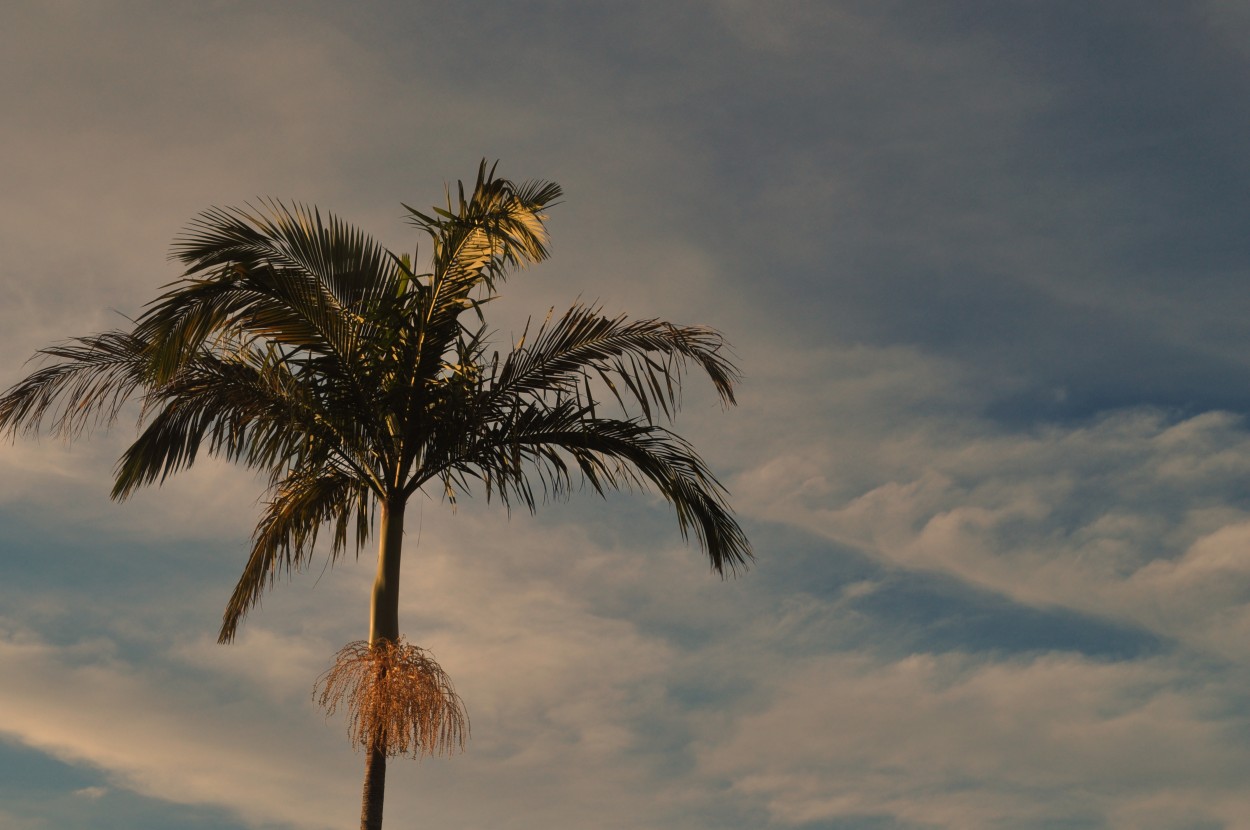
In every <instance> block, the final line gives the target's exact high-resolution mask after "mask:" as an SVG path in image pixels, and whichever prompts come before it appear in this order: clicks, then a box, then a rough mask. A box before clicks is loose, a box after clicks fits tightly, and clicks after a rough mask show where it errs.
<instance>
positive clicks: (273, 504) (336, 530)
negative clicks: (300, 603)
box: [217, 468, 372, 643]
mask: <svg viewBox="0 0 1250 830" xmlns="http://www.w3.org/2000/svg"><path fill="white" fill-rule="evenodd" d="M371 504H372V501H371V491H370V490H369V488H368V487H367V486H366V485H364V484H362V482H361V481H360V480H359V479H358V478H356V477H355V476H352V475H350V474H348V473H346V472H344V471H342V470H338V469H334V468H328V469H320V470H308V469H298V470H293V471H292V472H291V474H290V475H289V476H288V477H287V478H286V480H284V481H282V482H281V483H279V484H278V486H277V487H276V488H275V492H274V497H273V499H272V500H271V501H269V503H268V504H267V505H266V507H265V512H264V514H263V515H262V516H261V519H260V522H259V523H258V524H257V525H256V531H255V533H254V534H253V537H252V552H251V554H250V555H249V556H248V560H247V565H246V566H245V567H244V569H243V574H242V576H240V577H239V581H238V584H237V585H235V588H234V592H233V594H231V597H230V601H229V603H227V605H226V611H225V613H224V614H223V615H222V623H221V631H220V632H219V634H218V637H217V641H218V642H220V643H228V642H230V641H231V640H233V639H234V637H235V635H236V634H237V632H238V627H239V624H240V623H241V622H242V621H243V618H244V616H246V615H247V612H248V611H250V610H251V609H252V608H253V607H254V606H256V605H257V604H258V603H259V602H260V599H261V597H262V596H263V595H264V593H265V590H266V589H267V588H269V587H270V586H271V585H273V583H274V582H275V581H276V579H277V577H278V573H279V572H280V571H285V572H286V573H288V574H289V573H291V572H293V571H295V570H298V569H299V568H301V567H303V565H305V564H306V563H307V562H308V560H309V559H310V557H311V556H312V554H313V549H314V547H315V546H316V543H317V538H318V536H319V534H320V531H321V529H322V527H323V526H325V525H327V524H329V525H330V526H331V527H332V528H333V534H332V543H331V548H330V558H331V561H333V560H336V559H338V557H339V556H341V555H342V554H343V553H344V552H345V551H346V550H347V548H348V545H349V543H354V545H355V548H356V550H357V551H359V550H360V548H361V547H363V546H364V544H365V543H366V542H367V541H368V537H369V533H370V530H371V527H372V513H371ZM353 524H354V531H355V532H354V535H353V534H352V530H353Z"/></svg>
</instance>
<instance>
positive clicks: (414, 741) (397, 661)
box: [313, 637, 469, 758]
mask: <svg viewBox="0 0 1250 830" xmlns="http://www.w3.org/2000/svg"><path fill="white" fill-rule="evenodd" d="M313 699H314V700H316V701H317V703H318V704H320V705H321V706H322V708H324V709H325V710H326V716H327V717H329V716H330V715H333V714H334V713H335V711H336V710H337V709H338V708H339V706H340V705H342V703H343V702H344V700H346V702H347V713H348V723H347V735H348V737H349V738H350V739H351V741H352V743H354V744H356V745H357V746H360V747H363V748H377V749H381V750H383V751H384V752H385V753H386V754H387V755H389V756H391V757H394V756H397V755H412V757H413V758H417V757H420V756H421V755H440V754H446V755H451V754H452V753H453V752H454V751H457V750H463V749H464V741H465V738H466V737H467V736H468V734H469V717H468V714H467V713H466V712H465V709H464V703H463V702H462V701H461V700H460V696H459V695H458V694H456V690H455V689H454V688H452V685H451V679H450V678H449V677H448V676H447V673H446V672H444V671H443V668H442V666H440V665H439V664H438V663H436V662H435V661H434V658H433V657H432V656H431V655H430V654H429V652H426V651H425V650H423V649H420V648H418V647H417V646H414V645H409V644H408V643H405V642H404V640H403V638H402V637H401V638H400V639H399V640H398V641H394V642H392V641H390V640H383V641H381V642H379V643H376V644H374V645H373V646H370V645H369V643H367V642H365V641H363V640H357V641H356V642H353V643H348V644H347V645H345V646H344V647H343V648H342V649H340V650H339V653H338V654H337V655H336V656H335V660H334V665H333V666H332V667H331V668H330V670H329V671H327V672H326V673H325V674H323V675H322V676H321V677H320V678H318V679H317V683H316V685H315V686H314V687H313Z"/></svg>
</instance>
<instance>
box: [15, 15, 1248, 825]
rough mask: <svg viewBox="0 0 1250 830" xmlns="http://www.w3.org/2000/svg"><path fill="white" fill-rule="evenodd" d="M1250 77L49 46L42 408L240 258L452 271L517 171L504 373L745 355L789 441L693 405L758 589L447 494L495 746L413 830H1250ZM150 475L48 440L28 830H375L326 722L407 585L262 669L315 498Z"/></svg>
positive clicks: (1194, 25) (336, 35)
mask: <svg viewBox="0 0 1250 830" xmlns="http://www.w3.org/2000/svg"><path fill="white" fill-rule="evenodd" d="M1247 44H1250V7H1248V6H1247V5H1246V4H1244V3H1240V2H1234V1H1233V0H1193V2H1188V3H1168V2H1155V0H1131V2H1128V1H1127V0H1126V2H1116V1H1115V0H1080V2H1066V1H1065V0H1054V1H1053V2H1046V3H1001V2H988V1H986V2H960V1H959V0H944V1H943V2H932V3H929V2H926V3H914V2H913V3H906V2H882V0H873V1H872V2H869V1H868V0H864V2H838V1H837V0H830V1H829V2H800V0H794V1H793V2H791V1H790V0H786V2H777V3H762V2H759V3H753V2H745V0H722V1H721V2H700V1H697V0H682V1H681V2H670V3H663V4H661V3H641V2H619V3H602V4H591V3H571V2H568V3H559V2H510V3H477V2H465V3H446V2H443V3H431V2H424V0H405V1H404V2H387V1H385V0H362V2H358V3H351V4H345V3H332V2H324V1H323V0H304V2H270V3H245V2H232V1H231V0H199V2H195V3H182V2H173V3H171V2H145V0H133V1H131V0H90V1H86V0H84V1H83V2H78V1H77V0H16V2H7V3H5V4H4V6H3V9H2V10H0V104H2V107H3V117H0V146H2V147H3V148H4V152H3V154H0V253H2V255H0V286H2V288H3V292H2V294H0V296H3V302H0V355H2V356H3V357H2V358H0V387H7V386H9V385H10V384H12V383H14V382H16V381H17V380H19V379H20V378H21V377H23V376H24V374H25V373H27V372H29V371H30V370H31V368H32V364H27V363H24V361H25V360H26V359H27V357H28V356H30V355H32V354H33V353H34V352H35V350H37V349H39V348H40V347H43V346H46V345H50V344H52V343H55V342H57V341H59V340H62V339H64V338H67V337H70V336H74V335H82V334H88V333H92V332H96V331H101V330H105V329H108V328H112V327H115V326H118V325H124V323H125V316H130V317H133V316H135V315H136V314H138V313H139V312H140V311H141V310H142V308H143V304H144V303H145V302H146V301H147V300H149V299H151V298H152V297H154V296H155V295H156V293H157V292H158V290H159V288H160V286H162V285H163V284H165V283H167V282H169V281H171V280H173V279H175V278H176V277H177V276H178V270H177V268H175V267H174V265H173V264H172V263H171V262H170V261H169V260H168V251H169V245H170V242H171V240H172V239H173V238H174V237H175V236H176V235H177V234H178V233H179V231H180V230H181V229H182V228H183V227H184V225H185V224H186V223H187V222H188V221H189V220H190V219H191V218H192V217H194V216H195V215H196V214H197V213H198V212H199V211H201V210H203V209H205V208H208V207H210V206H229V205H241V204H244V203H246V202H248V201H249V200H255V199H257V198H262V197H275V198H281V199H286V200H292V201H294V200H299V201H303V202H308V203H312V204H316V205H318V206H320V207H321V208H322V209H325V210H331V211H334V212H335V213H337V214H338V215H340V216H342V217H344V218H345V219H347V220H349V221H351V222H353V223H356V224H358V225H360V226H361V227H363V228H365V229H367V230H369V231H370V232H371V233H372V234H374V235H375V236H376V237H377V238H378V239H380V240H381V241H382V242H383V243H384V244H386V245H388V246H390V247H391V248H392V249H394V250H396V251H411V250H413V247H414V246H415V245H416V243H417V242H418V240H417V239H416V237H415V234H414V233H413V232H412V230H411V229H410V228H409V227H407V226H406V225H405V224H404V222H403V221H402V217H403V215H404V211H403V209H402V207H401V203H407V204H410V205H414V206H417V207H422V206H426V205H432V204H435V203H437V202H439V201H440V200H441V198H442V195H443V188H444V186H445V184H447V183H448V182H450V183H452V184H453V185H454V182H455V181H456V179H459V178H470V177H471V176H473V175H474V173H475V171H476V169H477V164H478V161H479V160H480V159H482V158H487V159H491V160H494V159H498V160H499V161H500V164H499V171H500V173H501V174H502V175H504V176H507V177H509V178H513V179H518V180H524V179H547V180H553V181H556V182H559V183H560V184H561V185H562V186H563V188H564V190H565V194H566V195H565V197H564V200H563V202H562V203H561V204H560V205H558V206H557V207H556V208H554V209H553V210H552V212H551V216H550V222H549V227H550V230H551V233H552V237H553V243H552V250H553V256H552V259H551V260H550V261H548V262H546V263H544V264H542V265H541V266H539V267H536V268H533V269H529V270H526V271H524V272H520V273H518V274H516V275H514V276H513V277H512V278H511V279H510V280H509V281H508V283H507V284H506V289H505V292H504V295H503V298H502V299H500V300H499V301H498V302H496V303H493V304H492V306H491V307H490V309H489V310H490V311H491V313H492V315H493V316H492V317H491V318H490V319H491V322H492V325H493V327H494V328H495V330H496V331H497V332H498V338H499V341H500V342H501V343H507V342H508V341H509V340H511V339H512V338H513V337H514V336H515V335H516V334H517V333H519V332H520V331H521V329H522V328H523V326H524V324H525V320H526V319H527V317H528V316H530V315H535V316H537V317H539V318H541V317H542V316H543V315H545V314H546V313H547V310H548V309H549V308H552V307H554V308H556V309H557V310H561V309H563V308H566V307H568V306H570V305H572V304H573V303H574V302H575V301H577V300H579V299H581V300H582V301H586V302H597V303H600V304H601V305H602V306H603V308H604V310H605V311H606V312H608V313H613V314H615V313H617V312H622V313H627V314H629V315H631V316H634V317H639V318H650V317H659V318H663V319H669V320H672V321H675V322H681V323H691V324H704V325H710V326H714V327H716V328H717V329H719V330H721V331H722V332H724V334H725V336H726V338H727V339H728V341H729V342H730V343H731V344H732V346H733V353H734V355H735V358H736V360H737V362H738V364H739V365H740V367H741V369H742V372H743V375H744V379H743V382H742V385H741V388H740V390H739V405H738V406H737V407H735V408H731V409H729V410H724V409H722V408H721V407H720V406H719V404H718V402H717V401H716V399H715V395H714V393H713V391H712V390H711V389H710V388H709V385H708V384H707V383H705V382H702V380H703V379H701V378H699V377H696V376H691V377H690V378H689V382H688V385H687V388H686V390H685V392H686V394H685V406H684V408H683V410H682V412H681V414H680V416H679V418H678V421H677V424H676V428H677V430H678V431H679V432H680V433H681V434H683V435H684V436H686V437H688V438H689V439H691V440H692V441H693V442H694V444H695V445H696V446H697V447H698V448H699V450H700V452H701V453H702V455H703V456H704V458H705V459H706V460H707V462H708V464H709V465H710V466H711V467H712V469H713V470H714V471H715V472H716V473H717V475H718V476H719V477H720V478H721V480H722V481H723V482H724V484H725V485H726V487H727V488H728V489H729V491H730V493H731V502H732V504H733V506H734V508H735V510H736V513H737V515H738V517H739V519H740V521H741V523H742V525H743V527H744V528H745V529H746V531H747V533H748V535H749V537H750V539H751V541H752V543H753V545H754V549H755V553H756V561H755V563H754V565H753V567H752V568H751V570H750V571H749V572H747V573H745V574H744V575H741V576H739V577H738V578H737V579H732V580H721V579H719V578H718V577H717V576H716V575H715V574H713V573H710V572H709V569H708V566H707V560H706V557H704V556H703V555H702V554H701V553H700V552H699V550H698V549H697V547H693V546H691V545H687V544H686V543H684V542H683V541H682V539H681V537H680V534H679V532H678V529H677V524H676V521H675V517H674V516H673V514H672V512H671V510H670V509H669V508H668V506H667V505H666V504H665V503H664V502H663V501H662V500H661V499H659V498H658V497H656V496H654V495H649V494H640V493H633V494H619V495H612V496H610V497H608V498H607V499H599V498H597V497H595V496H592V495H590V494H585V493H583V494H577V495H574V497H573V498H572V499H571V500H570V501H569V502H568V503H557V504H550V505H544V506H542V507H541V508H540V509H539V511H538V512H537V514H536V515H533V516H530V515H528V514H526V513H524V512H521V513H514V514H513V515H512V516H511V517H509V516H508V515H507V514H506V513H505V512H504V511H503V510H502V509H501V508H500V507H499V506H498V505H496V504H487V503H485V502H484V501H483V500H480V499H479V500H462V501H461V502H460V505H459V507H458V509H457V510H456V511H455V512H454V513H453V512H452V511H451V509H450V508H449V506H448V505H447V504H445V503H444V502H443V501H442V500H441V499H440V497H439V494H438V493H432V494H430V495H429V496H428V497H424V496H423V497H418V499H417V501H416V502H414V505H413V506H412V507H410V508H409V511H408V516H409V526H408V532H407V536H406V540H405V553H404V557H405V558H404V569H405V570H404V584H403V596H402V598H401V620H400V622H401V627H402V628H403V629H404V631H405V633H406V636H407V637H408V638H409V639H410V640H411V641H412V642H414V643H416V644H418V645H420V646H422V647H425V648H427V649H429V650H430V651H432V652H433V654H434V655H435V656H436V657H437V658H438V660H439V662H440V663H441V664H442V665H443V667H444V668H445V669H446V670H447V672H448V673H449V674H450V676H451V677H452V678H453V680H454V682H455V683H456V688H457V690H458V691H459V692H460V694H461V696H462V697H463V698H464V700H465V703H466V705H467V708H468V711H469V715H470V717H471V722H472V735H471V738H470V740H469V743H468V750H467V751H466V752H465V753H464V754H462V755H457V756H454V757H452V758H448V759H426V760H422V761H420V762H417V761H411V760H409V761H396V762H393V763H392V764H391V766H390V770H389V774H388V784H389V786H388V792H387V812H386V815H387V825H386V826H388V827H413V826H423V827H424V826H431V827H440V828H448V830H486V828H490V830H539V828H542V829H543V830H550V828H597V829H601V830H660V829H661V828H663V830H711V829H712V828H717V830H1001V829H1004V828H1013V829H1015V828H1021V829H1022V830H1042V829H1043V828H1045V829H1046V830H1060V829H1061V828H1062V830H1095V829H1098V830H1101V829H1103V828H1106V830H1246V829H1247V828H1250V818H1248V817H1250V791H1248V790H1247V789H1246V787H1245V782H1246V780H1247V778H1248V777H1250V740H1248V738H1250V431H1248V429H1247V421H1246V414H1247V412H1248V411H1250V357H1248V356H1247V355H1250V326H1247V324H1246V321H1247V319H1250V291H1247V290H1246V288H1245V284H1246V280H1247V276H1250V274H1248V273H1247V272H1248V270H1250V212H1248V211H1247V210H1246V208H1247V200H1246V194H1247V193H1250V150H1247V145H1246V141H1245V136H1246V135H1247V134H1248V133H1250V107H1248V106H1247V104H1246V102H1247V101H1248V100H1250V46H1247ZM420 256H421V252H420V251H418V257H420ZM134 435H135V433H134V426H133V424H132V423H130V422H121V423H119V424H118V425H117V426H116V427H114V428H113V429H112V430H111V431H108V432H97V433H95V434H93V435H91V436H90V439H89V440H84V441H80V442H76V443H73V444H65V443H63V442H62V441H60V440H59V439H56V438H49V437H44V438H42V439H39V440H33V439H26V438H19V439H18V440H16V441H8V440H6V441H4V442H0V828H4V830H55V828H65V827H74V828H86V829H87V830H114V829H115V828H117V829H120V828H135V829H136V830H147V829H148V828H152V829H155V828H167V829H168V830H329V828H341V827H347V826H352V823H353V822H354V821H355V820H356V816H357V815H358V809H359V808H358V805H359V800H358V799H359V787H360V781H361V776H362V770H363V757H362V756H361V755H360V754H359V753H358V752H355V751H354V750H353V748H352V747H351V746H350V745H349V743H348V741H347V738H346V731H345V730H346V726H345V723H344V722H343V721H342V719H341V718H338V719H331V720H329V721H328V722H327V719H326V717H325V715H324V714H323V713H322V712H321V711H320V710H319V709H318V708H317V707H316V705H315V703H314V702H313V701H312V699H311V691H312V686H313V682H314V681H315V679H316V678H317V677H318V675H319V674H320V673H321V672H323V671H324V670H325V669H326V668H328V666H329V664H330V661H331V658H332V656H333V654H334V653H335V652H336V651H337V650H338V648H339V647H341V646H342V645H344V644H345V643H347V642H349V641H352V640H357V639H360V638H362V637H364V636H365V635H366V633H367V626H368V592H369V583H370V580H371V576H372V563H371V561H370V560H371V558H372V557H371V554H370V552H369V551H366V552H365V553H364V554H363V555H362V556H361V557H360V561H352V560H350V559H349V560H348V561H345V562H341V563H339V564H338V565H336V566H335V567H333V568H323V567H322V564H323V563H321V562H318V563H317V564H316V565H314V567H311V568H310V569H309V570H308V571H307V572H306V573H302V574H298V575H296V576H294V577H293V578H292V579H290V580H289V581H283V582H281V583H280V584H279V585H278V586H277V587H276V588H275V589H274V590H273V591H272V592H271V593H270V594H268V595H267V596H266V598H265V600H264V603H263V605H262V606H261V607H260V608H259V609H258V610H257V611H255V612H253V613H252V614H251V616H250V617H249V618H248V619H247V621H246V623H245V626H244V628H243V630H242V633H241V635H240V637H239V639H238V641H237V642H236V643H234V644H232V645H230V646H219V645H217V644H216V643H215V635H216V631H217V626H218V624H219V620H220V614H221V611H222V609H223V608H224V605H225V602H226V600H227V598H228V597H229V594H230V591H231V589H232V588H233V585H234V582H235V579H236V578H237V576H238V573H239V571H240V570H241V567H242V564H243V562H244V560H245V557H246V553H247V551H248V539H249V536H250V533H251V529H252V527H253V525H254V522H255V519H256V517H257V514H258V510H259V507H258V502H257V499H258V497H259V496H260V495H261V492H262V487H261V483H260V482H258V481H257V480H255V479H254V478H253V477H252V476H251V475H250V474H249V473H247V472H245V471H241V470H238V469H236V468H232V467H229V466H227V465H225V464H223V463H217V462H214V461H212V460H204V461H201V462H200V463H198V464H197V466H196V467H195V468H194V469H193V470H191V471H189V472H187V473H185V474H182V475H179V476H178V477H176V478H175V479H173V480H171V481H169V482H167V483H166V484H165V485H164V486H162V487H160V488H152V489H150V490H146V491H144V492H142V493H140V494H138V495H137V496H135V497H134V498H132V499H131V500H129V501H127V502H125V503H122V504H117V503H113V502H110V500H109V498H108V492H109V489H110V486H111V470H112V465H113V462H114V461H115V459H116V458H117V457H118V455H119V454H120V453H121V451H122V449H123V448H124V447H125V446H126V445H127V443H128V442H129V441H130V440H133V438H134Z"/></svg>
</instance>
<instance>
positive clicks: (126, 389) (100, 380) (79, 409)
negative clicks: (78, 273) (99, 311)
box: [0, 331, 151, 438]
mask: <svg viewBox="0 0 1250 830" xmlns="http://www.w3.org/2000/svg"><path fill="white" fill-rule="evenodd" d="M147 345H148V344H147V343H146V342H145V341H144V340H143V339H141V338H139V337H136V336H135V335H133V334H130V333H128V332H124V331H110V332H105V333H103V334H97V335H93V336H90V337H79V338H76V339H74V340H71V341H69V342H68V343H64V344H61V345H59V346H51V347H49V348H46V349H41V350H39V352H38V353H37V356H40V355H41V356H43V357H47V358H54V359H56V360H57V362H56V363H52V364H51V365H48V366H45V367H43V368H42V369H39V370H37V371H35V372H32V373H31V374H30V375H28V376H27V377H26V378H24V379H23V380H21V381H19V382H18V383H16V384H14V385H13V386H12V387H11V388H9V389H8V390H7V391H5V393H4V395H3V397H0V430H8V431H10V432H12V433H17V432H26V433H35V432H38V431H40V430H41V429H42V428H43V425H44V422H45V420H46V419H47V418H49V417H51V419H52V424H51V429H52V431H53V432H55V433H58V434H61V435H63V436H65V437H67V438H72V437H76V436H77V435H79V434H80V433H81V432H82V431H83V430H84V429H86V428H88V427H90V426H91V425H93V424H97V423H103V424H104V425H108V424H111V423H112V422H113V421H114V419H116V417H117V415H118V413H119V412H120V410H121V408H122V407H123V406H124V405H125V403H126V401H128V400H129V399H130V398H131V397H132V396H133V395H134V394H135V393H136V392H140V391H142V390H143V389H144V388H145V386H146V384H147V383H148V380H149V378H150V376H151V372H150V360H149V355H148V350H147Z"/></svg>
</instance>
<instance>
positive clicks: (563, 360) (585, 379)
mask: <svg viewBox="0 0 1250 830" xmlns="http://www.w3.org/2000/svg"><path fill="white" fill-rule="evenodd" d="M724 346H725V344H724V339H723V338H722V337H721V335H720V333H719V332H717V331H716V330H715V329H710V328H707V327H704V326H678V325H674V324H672V323H666V322H663V321H660V320H634V321H630V320H628V319H627V318H626V317H625V316H624V315H621V316H617V317H605V316H603V315H602V314H601V313H600V310H599V309H598V308H595V307H587V306H583V305H575V306H573V307H572V308H570V309H569V310H568V311H566V312H565V313H564V315H563V316H562V317H560V319H559V320H557V321H555V323H551V322H550V319H548V320H547V321H545V322H544V323H543V324H542V326H541V327H540V328H539V330H538V334H537V336H536V337H535V338H534V340H533V342H532V343H531V344H527V343H525V342H524V339H523V340H522V343H521V344H519V345H518V346H517V347H516V348H515V349H514V350H513V351H512V352H511V353H510V354H509V355H508V356H507V357H506V358H505V359H504V361H503V364H502V366H501V367H500V370H499V374H498V376H497V379H496V380H495V382H494V385H493V389H492V398H493V400H495V401H497V402H498V404H499V405H502V406H505V407H506V406H510V405H512V400H513V398H514V397H515V396H518V395H535V394H546V393H549V392H552V391H560V392H564V393H566V394H573V395H582V396H583V397H584V399H585V403H586V405H587V406H589V407H591V408H592V409H593V408H594V406H595V404H596V401H595V399H594V397H593V396H592V394H591V392H590V381H591V379H592V378H597V379H599V380H600V381H601V382H602V383H603V384H604V385H605V386H606V387H607V388H608V389H609V390H610V391H611V393H612V394H613V395H614V396H615V397H616V399H617V401H618V403H620V405H621V406H622V408H624V409H625V410H626V412H627V413H628V412H629V407H628V406H627V405H626V401H625V399H624V398H623V397H622V395H621V390H620V387H621V386H623V387H624V388H625V390H626V391H627V392H628V393H629V395H630V397H631V399H632V401H633V402H634V403H635V404H637V406H638V407H639V409H641V410H642V414H643V416H644V417H645V418H646V419H647V420H648V421H651V420H654V418H653V408H659V409H661V410H662V411H663V412H664V414H665V416H667V417H669V418H671V417H672V415H673V413H674V411H675V410H676V408H677V407H678V406H679V404H680V389H681V380H682V376H683V373H684V371H685V369H686V366H687V365H688V364H689V363H695V364H696V365H698V366H699V367H700V368H702V369H703V370H704V371H705V372H706V373H707V375H708V377H709V378H710V379H711V381H712V385H713V386H714V387H715V388H716V391H717V393H718V394H719V395H720V397H721V400H722V401H723V402H724V403H725V404H727V405H728V404H733V403H735V399H734V384H735V383H736V382H737V381H738V379H739V374H738V370H737V367H735V366H734V365H733V363H732V362H730V361H729V360H728V359H727V358H726V357H725V356H724V354H723V351H724ZM618 383H619V384H620V386H618Z"/></svg>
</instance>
